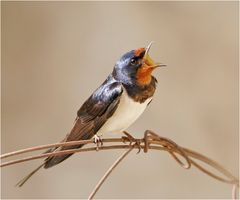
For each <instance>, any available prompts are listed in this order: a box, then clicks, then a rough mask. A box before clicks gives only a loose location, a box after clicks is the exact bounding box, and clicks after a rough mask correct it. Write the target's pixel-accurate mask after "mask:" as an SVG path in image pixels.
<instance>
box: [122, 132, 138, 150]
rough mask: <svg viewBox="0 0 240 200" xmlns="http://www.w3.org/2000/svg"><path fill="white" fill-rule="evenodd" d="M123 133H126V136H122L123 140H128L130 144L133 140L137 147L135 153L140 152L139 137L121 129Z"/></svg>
mask: <svg viewBox="0 0 240 200" xmlns="http://www.w3.org/2000/svg"><path fill="white" fill-rule="evenodd" d="M123 133H124V134H125V135H126V136H122V139H123V142H124V143H126V142H129V145H130V146H131V145H132V143H133V142H134V143H135V144H134V145H136V146H137V147H138V152H137V153H140V152H141V139H136V138H134V137H133V136H132V135H130V134H129V133H128V132H126V131H123Z"/></svg>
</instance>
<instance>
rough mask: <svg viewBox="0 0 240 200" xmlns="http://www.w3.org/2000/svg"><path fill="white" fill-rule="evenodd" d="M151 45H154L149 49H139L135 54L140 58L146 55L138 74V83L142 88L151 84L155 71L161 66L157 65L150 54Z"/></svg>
mask: <svg viewBox="0 0 240 200" xmlns="http://www.w3.org/2000/svg"><path fill="white" fill-rule="evenodd" d="M151 45H152V43H150V44H149V45H148V47H146V48H139V49H137V50H135V52H134V53H135V55H136V56H140V55H141V54H143V53H144V56H143V59H142V65H141V66H140V67H139V68H138V70H137V74H136V80H137V83H138V84H139V85H142V86H144V85H148V84H150V83H151V80H152V72H153V70H154V69H156V68H157V67H159V66H160V65H159V64H157V63H155V62H154V61H153V60H152V59H151V58H150V56H149V54H148V51H149V49H150V47H151Z"/></svg>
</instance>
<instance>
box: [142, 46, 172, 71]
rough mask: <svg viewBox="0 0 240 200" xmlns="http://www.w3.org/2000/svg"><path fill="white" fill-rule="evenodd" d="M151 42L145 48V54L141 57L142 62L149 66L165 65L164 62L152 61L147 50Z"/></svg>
mask: <svg viewBox="0 0 240 200" xmlns="http://www.w3.org/2000/svg"><path fill="white" fill-rule="evenodd" d="M152 44H153V42H150V44H149V45H148V46H147V47H146V48H145V54H144V57H143V62H144V63H145V64H146V65H147V66H149V67H151V68H154V69H155V68H157V67H166V66H167V65H165V64H162V63H155V62H154V61H153V59H152V58H151V57H150V56H149V54H148V52H149V50H150V48H151V46H152Z"/></svg>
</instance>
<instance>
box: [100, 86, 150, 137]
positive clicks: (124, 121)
mask: <svg viewBox="0 0 240 200" xmlns="http://www.w3.org/2000/svg"><path fill="white" fill-rule="evenodd" d="M151 100H152V97H150V98H148V99H147V100H146V101H144V102H143V103H140V102H136V101H134V100H133V99H132V98H130V97H129V96H128V94H127V92H126V90H125V89H123V93H122V95H121V98H120V102H119V104H118V107H117V109H116V111H115V112H114V114H113V115H112V116H111V117H110V118H109V119H108V120H107V121H106V122H105V124H104V125H103V126H102V127H101V129H100V130H99V131H98V135H102V134H104V133H107V132H120V131H123V130H125V129H127V128H128V127H129V126H130V125H131V124H132V123H134V122H135V121H136V119H137V118H138V117H139V116H140V115H141V114H142V113H143V111H144V110H145V109H146V107H147V105H148V103H149V102H150V101H151Z"/></svg>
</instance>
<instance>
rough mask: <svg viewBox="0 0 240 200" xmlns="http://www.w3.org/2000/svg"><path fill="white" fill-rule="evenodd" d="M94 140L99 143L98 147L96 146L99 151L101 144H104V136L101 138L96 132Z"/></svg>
mask: <svg viewBox="0 0 240 200" xmlns="http://www.w3.org/2000/svg"><path fill="white" fill-rule="evenodd" d="M93 142H94V143H95V144H96V145H97V147H96V150H97V151H98V150H99V146H100V145H101V146H102V145H103V140H102V138H101V136H99V135H97V134H95V135H94V136H93Z"/></svg>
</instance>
